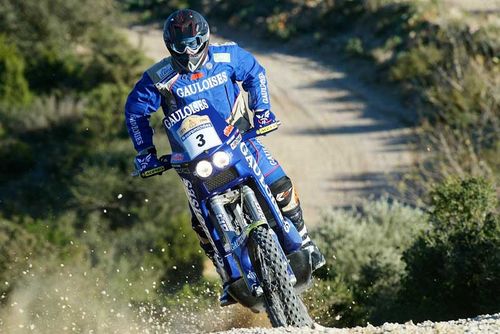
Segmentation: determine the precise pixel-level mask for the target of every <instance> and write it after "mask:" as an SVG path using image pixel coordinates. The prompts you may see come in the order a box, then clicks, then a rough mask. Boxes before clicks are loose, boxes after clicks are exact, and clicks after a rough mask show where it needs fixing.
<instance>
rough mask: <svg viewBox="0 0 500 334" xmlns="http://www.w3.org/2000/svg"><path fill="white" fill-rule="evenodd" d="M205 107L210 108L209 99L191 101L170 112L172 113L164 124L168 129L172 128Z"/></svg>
mask: <svg viewBox="0 0 500 334" xmlns="http://www.w3.org/2000/svg"><path fill="white" fill-rule="evenodd" d="M205 109H208V103H207V100H205V99H201V100H197V101H194V102H191V103H190V104H188V105H186V106H184V107H183V108H180V109H177V110H176V111H174V112H172V113H170V115H168V116H167V117H165V118H164V119H163V124H164V125H165V127H166V128H167V129H169V130H170V128H171V127H172V126H174V125H175V124H177V123H178V122H180V121H182V120H183V119H185V118H186V117H188V116H191V115H194V114H196V113H198V112H200V111H202V110H205Z"/></svg>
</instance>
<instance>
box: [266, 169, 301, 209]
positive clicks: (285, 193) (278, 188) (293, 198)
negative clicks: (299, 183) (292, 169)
mask: <svg viewBox="0 0 500 334" xmlns="http://www.w3.org/2000/svg"><path fill="white" fill-rule="evenodd" d="M269 188H270V189H271V193H272V194H273V196H274V198H275V199H276V202H277V203H278V206H279V207H280V209H281V211H283V212H289V211H293V210H294V209H295V208H297V207H299V206H300V202H299V196H298V195H297V192H296V191H295V188H294V186H293V184H292V180H290V178H289V177H288V176H283V177H281V178H279V179H278V180H276V181H275V182H273V183H272V184H271V185H270V186H269Z"/></svg>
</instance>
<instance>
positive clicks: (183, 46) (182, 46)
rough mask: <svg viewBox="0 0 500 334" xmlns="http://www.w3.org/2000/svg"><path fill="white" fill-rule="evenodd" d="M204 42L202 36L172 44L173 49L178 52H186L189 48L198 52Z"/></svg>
mask: <svg viewBox="0 0 500 334" xmlns="http://www.w3.org/2000/svg"><path fill="white" fill-rule="evenodd" d="M202 44H203V41H202V39H201V38H200V37H191V38H186V39H183V40H182V41H180V42H178V43H174V44H172V49H173V50H174V51H175V52H177V53H185V52H186V51H187V50H188V49H189V51H191V52H193V53H196V52H197V51H198V50H199V48H200V47H201V45H202Z"/></svg>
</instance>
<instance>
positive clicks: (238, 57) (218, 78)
mask: <svg viewBox="0 0 500 334" xmlns="http://www.w3.org/2000/svg"><path fill="white" fill-rule="evenodd" d="M163 39H164V42H165V45H166V47H167V49H168V51H169V52H170V57H167V58H164V59H162V60H161V61H159V62H158V63H156V64H155V65H153V66H152V67H150V68H149V69H148V70H146V72H144V74H143V76H142V78H141V79H140V80H139V81H138V82H137V84H136V85H135V87H134V88H133V90H132V91H131V92H130V94H129V96H128V99H127V102H126V105H125V117H126V125H127V128H128V132H129V135H130V137H131V139H132V142H133V144H134V147H135V149H136V150H137V152H138V153H137V156H136V157H135V159H134V163H135V166H136V169H137V170H138V172H140V173H141V175H147V176H152V175H155V174H158V173H160V172H161V171H163V169H162V168H160V166H162V162H160V161H159V160H158V158H157V156H156V149H155V146H154V144H153V130H152V128H151V126H150V125H149V118H150V115H151V113H153V112H155V111H156V110H158V109H159V107H160V106H161V107H162V109H163V112H164V113H165V116H168V115H170V114H171V113H173V112H175V111H176V110H178V109H179V108H182V107H184V106H186V105H188V104H190V103H193V102H195V101H200V100H203V99H205V100H206V101H209V103H211V104H212V105H214V106H216V108H217V112H219V113H221V114H222V115H223V116H224V118H225V119H226V120H227V121H228V123H230V124H233V125H235V126H237V127H238V128H239V129H240V130H248V129H249V128H250V127H251V126H252V125H253V127H254V128H261V127H265V126H267V125H269V124H272V123H273V122H275V121H276V118H275V115H274V114H273V113H272V112H271V110H270V108H271V105H270V96H269V92H268V87H267V79H266V76H265V70H264V68H263V67H262V66H261V65H260V64H259V63H258V62H257V61H256V59H255V58H254V57H253V56H252V55H251V54H250V53H249V52H247V51H245V50H244V49H242V48H240V47H239V46H238V45H237V44H235V43H225V44H221V45H215V44H209V41H210V28H209V25H208V23H207V21H206V20H205V18H204V17H203V16H202V15H201V14H199V13H198V12H196V11H193V10H190V9H183V10H178V11H175V12H174V13H172V14H171V15H170V16H169V17H168V18H167V20H166V21H165V24H164V28H163ZM237 82H241V83H242V87H243V89H244V90H245V91H246V92H248V106H247V105H246V103H245V101H244V98H243V95H242V94H241V93H240V89H239V86H238V84H237ZM248 109H250V111H251V112H252V113H253V122H250V121H249V116H248V115H249V114H250V113H249V110H248ZM179 121H182V119H180V120H179ZM251 123H253V124H251ZM247 144H248V147H249V149H250V151H251V152H252V154H253V155H254V157H255V159H256V161H257V163H258V165H259V167H260V169H261V170H262V172H263V174H264V176H265V182H266V184H268V186H269V188H270V189H271V192H272V194H273V195H274V197H275V198H276V201H277V203H278V206H279V207H280V209H281V211H282V214H283V216H285V217H287V218H288V219H289V220H290V221H291V222H292V223H293V224H294V225H295V227H296V228H297V230H298V231H299V234H300V235H301V237H302V248H305V249H308V250H309V251H310V253H311V259H312V265H313V270H316V269H318V268H319V267H321V266H322V265H324V263H325V259H324V257H323V255H322V254H321V252H320V251H319V249H318V248H317V247H316V245H315V244H314V243H313V242H312V240H311V239H310V238H309V236H308V233H307V229H306V226H305V225H304V220H303V217H302V209H301V207H300V203H299V199H298V195H297V192H296V191H295V188H294V186H293V184H292V182H291V180H290V178H288V176H287V175H286V174H285V172H284V171H283V169H282V168H281V166H280V164H279V163H278V161H276V160H275V159H274V158H273V157H272V155H271V154H270V153H269V151H267V150H266V149H265V148H264V146H263V145H262V144H261V143H260V141H259V140H257V139H251V140H249V141H247ZM191 213H192V225H193V229H194V230H195V232H196V233H197V234H198V237H199V239H200V245H201V247H202V248H203V250H204V251H205V252H206V254H207V255H208V257H209V258H210V259H212V261H213V262H214V264H215V266H216V268H217V271H218V272H219V274H220V275H221V277H222V278H223V281H224V282H223V283H224V287H225V288H226V287H227V285H228V284H227V283H229V282H227V278H225V276H224V269H223V267H222V265H221V264H220V259H217V258H216V256H214V250H213V249H212V246H211V244H210V243H209V241H208V239H207V236H206V235H205V233H204V231H203V229H202V228H201V226H200V223H199V222H198V220H197V218H196V216H195V215H194V214H193V212H191ZM225 288H224V292H223V295H222V296H221V305H223V306H225V305H229V304H232V303H234V300H233V299H232V297H231V296H230V295H229V294H228V293H227V291H226V289H225Z"/></svg>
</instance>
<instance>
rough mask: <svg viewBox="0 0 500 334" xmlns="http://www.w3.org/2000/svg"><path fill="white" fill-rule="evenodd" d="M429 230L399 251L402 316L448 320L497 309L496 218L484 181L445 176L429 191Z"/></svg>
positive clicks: (499, 236) (499, 246)
mask: <svg viewBox="0 0 500 334" xmlns="http://www.w3.org/2000/svg"><path fill="white" fill-rule="evenodd" d="M431 205H432V210H431V216H430V220H431V222H432V229H431V230H430V231H429V232H426V233H422V234H421V235H420V236H419V237H418V238H417V240H416V241H415V242H414V243H413V245H412V246H411V247H410V248H409V249H408V250H407V251H406V252H405V253H404V256H403V259H404V261H405V263H406V266H407V270H406V276H405V278H404V280H403V289H402V292H401V296H400V301H401V304H402V305H405V309H406V314H405V317H406V318H411V319H413V320H423V319H432V320H447V319H454V318H463V317H470V316H475V315H477V314H482V313H490V312H497V311H498V308H499V307H500V297H499V295H498V294H497V293H496V291H497V289H498V286H500V219H499V216H498V212H497V210H498V208H497V199H496V194H495V190H494V189H493V187H492V185H491V184H489V183H488V182H486V181H484V180H482V179H477V178H469V179H464V180H457V179H455V180H448V181H446V182H444V183H442V184H440V185H438V186H437V187H436V188H435V189H434V191H433V192H432V193H431Z"/></svg>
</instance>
